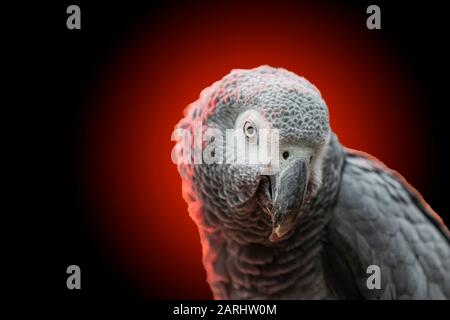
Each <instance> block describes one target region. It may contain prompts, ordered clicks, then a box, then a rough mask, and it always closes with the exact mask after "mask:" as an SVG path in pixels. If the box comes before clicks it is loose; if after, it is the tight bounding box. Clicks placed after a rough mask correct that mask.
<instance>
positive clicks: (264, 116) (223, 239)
mask: <svg viewBox="0 0 450 320" xmlns="http://www.w3.org/2000/svg"><path fill="white" fill-rule="evenodd" d="M195 124H201V125H202V126H203V127H202V128H203V129H201V130H200V132H202V133H203V134H205V133H206V130H207V129H205V128H214V129H216V130H220V131H221V132H226V131H227V130H237V131H239V132H242V133H243V134H244V137H245V138H246V139H247V140H244V143H253V144H255V143H256V144H258V143H259V142H258V141H259V140H258V139H256V140H255V136H257V135H258V134H259V131H262V129H263V128H266V129H267V128H271V129H277V130H278V132H279V144H278V149H277V152H278V154H277V155H276V156H278V158H279V162H278V170H276V171H274V173H270V174H269V173H267V172H265V171H264V170H262V169H261V167H262V166H270V165H271V163H270V162H269V163H265V164H264V165H262V164H261V165H260V164H256V165H253V164H246V163H225V162H222V163H219V162H217V163H216V162H213V163H206V162H205V161H203V162H202V161H194V160H193V157H194V154H195V152H191V151H189V150H188V148H190V147H191V145H190V143H191V142H192V140H194V138H193V136H194V134H195V132H194V131H196V129H195V127H196V126H195ZM175 128H176V129H178V130H184V132H188V133H190V134H192V135H191V136H189V139H183V138H180V136H177V137H176V138H175V140H176V144H175V147H174V149H173V151H172V157H173V159H174V160H175V161H176V163H177V166H178V171H179V173H180V176H181V179H182V194H183V198H184V199H185V201H186V202H187V204H188V211H189V214H190V216H191V217H192V219H193V220H194V222H195V223H196V225H197V226H198V230H199V234H200V240H201V244H202V253H203V265H204V267H205V270H206V274H207V281H208V284H209V286H210V288H211V290H212V293H213V296H214V298H215V299H449V298H450V233H449V231H448V229H447V228H446V227H445V225H444V223H443V222H442V219H441V218H440V217H439V216H438V215H437V214H436V213H435V212H434V211H433V210H432V209H431V208H430V206H429V205H427V203H426V202H425V201H424V200H423V199H422V197H421V196H420V194H419V193H418V192H417V191H416V190H415V189H414V188H413V187H411V186H410V185H409V184H408V183H407V182H406V181H405V180H404V179H403V178H402V176H400V175H399V174H398V173H396V172H395V171H393V170H390V169H389V168H387V167H386V166H385V165H384V164H382V163H381V162H380V161H378V160H377V159H375V158H374V157H372V156H370V155H368V154H365V153H362V152H359V151H354V150H351V149H348V148H345V147H344V146H342V145H341V144H340V143H339V141H338V138H337V136H336V134H334V133H333V132H332V130H331V128H330V124H329V113H328V108H327V106H326V104H325V101H324V99H323V98H322V96H321V93H320V92H319V90H318V89H317V88H316V87H315V86H314V85H312V84H311V83H310V82H308V81H307V80H306V79H305V78H303V77H300V76H298V75H296V74H294V73H292V72H289V71H287V70H285V69H283V68H273V67H269V66H261V67H258V68H255V69H249V70H243V69H237V70H233V71H232V72H231V73H229V74H228V75H226V76H225V77H224V78H223V79H221V80H219V81H217V82H216V83H214V84H213V85H211V86H210V87H208V88H206V89H204V90H203V91H202V93H201V94H200V97H199V99H198V100H197V101H195V102H193V103H192V104H190V105H189V106H188V107H187V108H186V110H185V114H184V118H183V119H182V120H181V121H180V122H179V123H178V124H177V125H176V127H175ZM205 136H206V138H205V137H203V140H202V141H201V143H200V145H201V147H202V148H205V147H207V146H208V145H209V144H211V143H212V142H214V139H208V138H207V134H205ZM217 140H218V139H216V145H215V148H216V149H215V150H216V151H215V152H217V153H219V151H223V152H226V151H225V147H223V145H224V143H217ZM255 141H256V142H255ZM197 147H198V145H197ZM220 148H224V150H220ZM194 149H195V147H194ZM202 150H203V149H202ZM227 152H228V151H227ZM212 155H214V152H213V153H212ZM270 156H271V157H272V156H273V155H270ZM270 159H272V158H270ZM197 160H198V159H197ZM200 160H201V159H200ZM377 272H378V273H377ZM377 274H378V282H379V283H378V284H377V280H376V279H377V278H374V277H376V276H377Z"/></svg>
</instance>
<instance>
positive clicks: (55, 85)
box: [5, 1, 450, 302]
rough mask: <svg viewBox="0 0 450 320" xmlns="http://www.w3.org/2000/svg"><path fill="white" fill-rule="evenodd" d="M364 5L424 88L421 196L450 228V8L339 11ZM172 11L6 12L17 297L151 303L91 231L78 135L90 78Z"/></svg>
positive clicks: (94, 7) (53, 8) (123, 6)
mask: <svg viewBox="0 0 450 320" xmlns="http://www.w3.org/2000/svg"><path fill="white" fill-rule="evenodd" d="M396 3H397V2H396ZM71 4H77V5H79V6H80V7H81V11H82V29H81V30H79V31H70V30H68V29H67V28H66V19H67V14H66V8H67V6H69V5H71ZM370 4H378V5H380V7H381V9H382V30H380V31H378V32H380V34H381V35H382V36H383V37H386V39H389V41H391V42H392V43H395V44H396V48H395V49H396V50H399V52H400V53H401V55H402V56H404V57H405V59H408V60H409V61H410V62H411V63H412V64H413V65H414V67H415V70H414V71H415V73H416V75H417V81H418V82H419V84H420V86H421V87H423V90H424V93H423V94H424V96H425V97H426V100H427V101H428V104H427V105H426V106H424V108H426V109H427V112H429V113H430V118H431V119H432V124H431V125H429V137H430V138H429V144H430V146H431V147H430V148H429V150H431V154H429V156H430V157H432V158H433V162H434V165H433V167H431V168H429V172H428V174H429V175H430V176H431V177H432V179H431V180H432V181H433V182H434V183H433V184H432V185H430V186H429V188H428V189H426V190H423V196H424V198H425V199H426V200H427V202H428V203H430V205H431V206H432V207H433V208H434V209H435V211H436V212H438V213H440V214H441V215H442V217H443V218H444V219H445V220H446V223H447V225H450V219H449V211H450V206H449V205H448V196H449V195H450V194H449V187H448V181H449V180H450V179H449V178H450V174H449V169H448V166H449V164H450V158H449V137H450V134H449V126H448V124H447V122H448V118H447V117H446V109H447V107H448V98H447V95H446V94H447V92H448V88H447V86H448V81H447V80H445V71H444V70H447V69H448V57H449V52H448V48H447V46H446V42H448V36H449V35H448V32H447V30H446V29H445V27H446V11H445V10H444V8H443V7H441V6H440V5H438V4H437V3H432V2H426V4H423V5H420V6H419V5H412V4H410V3H408V2H404V3H397V4H395V5H394V4H393V3H392V2H391V3H389V2H386V3H385V2H378V1H377V2H374V3H372V2H370V3H368V2H367V3H365V2H360V3H347V4H343V6H345V8H346V10H350V11H352V12H354V14H356V15H358V14H360V15H361V17H362V19H364V20H362V21H365V18H366V14H365V9H366V8H367V6H368V5H370ZM176 5H177V3H176V2H166V3H164V4H163V3H157V4H146V5H143V4H140V3H138V2H136V3H132V2H131V1H123V2H116V3H111V2H104V3H97V4H93V3H92V2H88V1H70V2H68V1H60V2H55V3H54V4H45V5H44V4H34V5H33V6H31V5H27V4H23V5H19V6H18V7H16V8H14V9H12V10H13V11H8V12H6V13H5V14H9V13H12V16H13V17H14V19H13V20H14V21H13V22H11V23H10V24H9V26H8V27H9V28H10V30H11V33H10V35H11V38H12V39H11V40H12V48H15V49H16V50H17V57H16V58H19V59H18V60H19V61H18V62H14V63H13V62H11V66H12V67H13V68H15V70H17V72H14V73H13V74H15V76H12V77H11V82H14V83H15V84H17V85H18V86H17V87H18V88H19V90H18V91H17V92H14V93H13V94H14V96H15V98H14V106H15V108H14V110H13V111H17V113H18V114H17V116H18V121H17V123H15V125H14V129H13V131H11V132H12V136H13V138H14V139H13V144H14V145H15V149H19V152H18V153H17V154H19V155H20V159H18V161H17V163H18V164H20V169H19V170H17V175H16V177H17V178H16V179H14V180H15V182H16V183H17V184H16V185H15V186H14V188H17V191H18V194H19V197H18V198H17V199H15V198H14V208H15V210H13V211H11V212H12V213H14V217H15V218H17V220H18V221H17V222H18V224H17V228H15V230H14V235H13V236H12V237H11V238H10V239H11V241H10V243H11V244H14V246H12V247H13V248H12V251H13V253H14V254H15V255H14V257H15V258H14V259H12V260H11V263H10V266H11V267H12V268H13V269H14V270H15V271H18V273H19V274H18V275H16V273H15V274H14V275H13V276H12V277H13V280H14V281H15V289H17V290H18V293H19V294H20V295H22V296H23V295H26V296H31V297H33V298H34V299H39V298H45V299H48V298H51V299H58V300H59V299H64V300H66V301H69V302H70V301H74V300H73V299H76V301H78V300H79V299H88V300H99V299H111V298H114V299H122V300H123V299H142V298H143V297H147V296H145V295H142V292H139V290H138V289H137V287H136V286H135V285H133V284H132V283H130V281H129V279H127V277H126V275H124V274H121V273H120V272H119V270H117V269H116V268H115V267H114V265H112V264H111V263H110V260H109V258H108V257H107V256H106V255H105V254H104V253H103V251H102V248H101V246H100V245H99V244H98V243H97V242H96V238H95V235H93V234H92V233H91V230H90V229H89V210H91V209H90V208H89V206H88V205H87V203H86V201H85V199H84V197H83V185H82V182H81V180H80V178H79V177H80V170H82V159H83V145H82V142H81V132H82V129H83V128H82V122H83V119H84V116H85V114H86V112H87V110H86V103H85V102H86V101H85V99H86V96H87V94H88V92H89V90H90V88H91V84H92V83H93V82H94V81H95V79H96V73H97V72H98V70H101V69H102V66H104V65H105V64H106V63H107V62H108V59H109V57H110V55H111V54H112V53H113V52H114V50H115V48H116V47H117V46H118V45H119V44H120V42H121V41H123V40H124V39H125V38H126V36H127V31H129V30H130V29H131V28H132V27H133V26H134V24H135V23H137V22H139V20H140V19H142V18H144V17H145V18H146V19H149V18H151V17H152V15H158V14H159V13H160V12H162V11H163V10H165V9H166V8H167V7H168V6H176ZM191 5H192V6H197V5H201V3H199V2H192V4H191ZM318 5H321V6H323V7H324V10H326V9H327V8H328V9H329V8H332V7H334V6H336V4H332V3H329V2H319V4H318ZM362 27H365V25H364V24H362ZM19 31H20V33H19ZM16 34H17V36H16ZM12 52H13V55H15V53H14V52H15V51H14V50H13V51H12ZM10 61H13V60H10ZM7 62H8V61H7ZM417 152H421V151H420V150H417ZM411 161H414V159H411ZM16 244H17V246H16ZM8 245H9V243H8ZM70 264H77V265H79V266H80V267H81V270H82V272H83V275H82V277H83V278H82V281H83V282H82V285H83V289H82V290H79V291H77V290H72V291H70V290H67V288H66V277H67V274H66V268H67V266H68V265H70ZM30 278H31V279H30ZM151 298H157V296H155V295H154V294H153V295H152V296H151Z"/></svg>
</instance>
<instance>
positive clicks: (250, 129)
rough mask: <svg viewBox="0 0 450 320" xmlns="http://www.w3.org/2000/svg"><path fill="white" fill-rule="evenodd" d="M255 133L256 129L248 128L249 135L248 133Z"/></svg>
mask: <svg viewBox="0 0 450 320" xmlns="http://www.w3.org/2000/svg"><path fill="white" fill-rule="evenodd" d="M253 132H255V128H253V127H247V133H248V134H253Z"/></svg>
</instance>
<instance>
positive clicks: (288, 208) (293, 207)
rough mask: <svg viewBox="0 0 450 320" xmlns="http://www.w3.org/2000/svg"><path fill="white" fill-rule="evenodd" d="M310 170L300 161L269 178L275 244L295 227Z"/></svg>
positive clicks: (272, 236)
mask: <svg viewBox="0 0 450 320" xmlns="http://www.w3.org/2000/svg"><path fill="white" fill-rule="evenodd" d="M308 176H309V174H308V169H307V166H306V164H305V161H304V160H301V159H298V160H295V161H292V162H290V163H289V164H287V166H286V167H285V168H282V169H281V171H280V172H279V173H277V174H275V175H272V176H270V177H269V179H270V187H271V191H272V192H271V194H272V199H273V200H272V208H271V214H272V234H271V235H270V241H272V242H275V241H278V240H280V239H281V238H282V237H283V236H284V235H286V234H287V233H288V232H289V231H290V230H291V229H292V228H293V226H294V225H295V220H296V217H297V215H298V213H299V211H300V208H301V206H302V204H303V201H304V198H305V193H306V187H307V185H308Z"/></svg>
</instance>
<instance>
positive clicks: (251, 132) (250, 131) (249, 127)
mask: <svg viewBox="0 0 450 320" xmlns="http://www.w3.org/2000/svg"><path fill="white" fill-rule="evenodd" d="M244 133H245V135H246V136H247V137H248V138H252V137H254V136H255V134H256V128H255V126H254V125H253V123H251V122H250V121H246V122H245V124H244Z"/></svg>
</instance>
